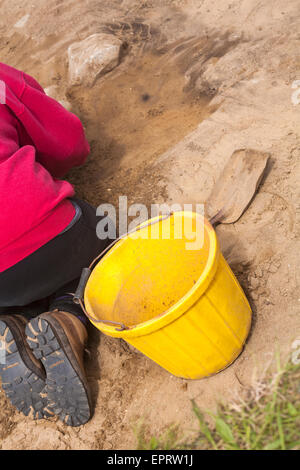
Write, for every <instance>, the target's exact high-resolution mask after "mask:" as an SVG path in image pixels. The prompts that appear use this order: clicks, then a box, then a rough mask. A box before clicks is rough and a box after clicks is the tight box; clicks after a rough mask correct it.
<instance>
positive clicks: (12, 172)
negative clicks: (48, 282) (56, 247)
mask: <svg viewBox="0 0 300 470" xmlns="http://www.w3.org/2000/svg"><path fill="white" fill-rule="evenodd" d="M4 87H5V92H6V103H5V104H0V201H1V208H0V272H2V271H5V270H6V269H8V268H10V267H11V266H13V265H14V264H16V263H18V262H19V261H21V260H22V259H24V258H25V257H26V256H28V255H30V254H31V253H33V252H34V251H36V250H37V249H38V248H40V247H41V246H42V245H44V244H45V243H47V242H49V241H50V240H52V239H53V238H54V237H55V236H57V235H58V234H59V233H60V232H61V231H62V230H64V229H65V228H66V227H67V225H68V224H69V223H70V222H71V220H72V218H73V217H74V213H75V209H74V207H73V205H72V204H71V202H70V201H69V200H68V198H70V197H71V196H73V195H74V189H73V187H72V185H71V184H70V183H68V182H66V181H63V180H60V179H58V178H60V177H62V176H63V175H64V174H65V173H67V171H68V170H70V169H71V168H72V167H74V166H78V165H81V164H82V163H83V162H84V161H85V159H86V157H87V155H88V153H89V145H88V143H87V141H86V138H85V135H84V131H83V127H82V124H81V122H80V120H79V119H78V118H77V117H76V116H75V115H74V114H72V113H70V112H68V111H66V110H65V109H64V108H63V107H62V106H61V105H60V104H59V103H57V102H56V101H55V100H53V99H52V98H49V97H48V96H46V94H45V93H44V91H43V89H42V88H41V87H40V85H39V84H38V83H37V82H36V81H35V80H34V79H33V78H31V77H30V76H28V75H26V74H25V73H23V72H20V71H18V70H15V69H14V68H12V67H9V66H7V65H5V64H2V63H0V90H2V91H3V88H4ZM2 94H3V93H2ZM0 96H1V94H0Z"/></svg>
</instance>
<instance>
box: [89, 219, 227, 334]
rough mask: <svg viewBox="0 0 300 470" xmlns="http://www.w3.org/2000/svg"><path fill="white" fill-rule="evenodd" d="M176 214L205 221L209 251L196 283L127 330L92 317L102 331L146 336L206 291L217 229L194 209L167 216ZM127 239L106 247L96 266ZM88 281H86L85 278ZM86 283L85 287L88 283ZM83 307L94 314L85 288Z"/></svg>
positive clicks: (216, 246)
mask: <svg viewBox="0 0 300 470" xmlns="http://www.w3.org/2000/svg"><path fill="white" fill-rule="evenodd" d="M175 214H177V215H178V214H184V216H188V217H195V216H200V217H202V219H203V222H204V227H205V230H206V233H207V234H208V237H209V253H208V258H207V262H206V265H205V267H204V269H203V271H202V273H201V275H200V276H199V278H198V280H197V282H196V283H195V284H194V285H193V286H192V287H191V288H190V289H189V290H188V291H187V292H186V293H185V294H184V296H182V297H181V298H180V299H179V300H178V301H177V302H176V303H175V304H174V305H172V306H171V307H170V308H169V309H167V310H166V311H164V312H163V313H161V314H159V315H157V316H155V317H153V318H151V319H149V320H146V321H144V322H141V323H138V324H136V325H133V326H130V327H128V329H126V330H125V329H124V330H122V331H120V330H119V329H118V328H117V327H116V326H112V325H109V324H107V323H103V322H97V323H96V322H93V321H92V320H91V319H90V321H91V323H92V324H93V325H94V326H95V327H96V328H97V329H99V330H100V331H102V333H104V334H106V335H108V336H112V337H115V338H123V339H127V338H128V339H129V338H134V337H139V336H145V335H148V334H150V333H152V332H154V331H158V330H159V329H161V328H163V327H164V326H166V325H168V324H170V323H172V322H173V321H175V320H176V319H177V318H179V317H180V316H181V315H183V314H184V313H185V312H186V311H187V310H188V309H189V308H190V307H192V305H194V303H195V302H196V301H197V300H198V299H199V298H200V297H201V296H202V295H203V294H204V292H205V291H206V290H207V288H208V286H209V284H210V283H211V281H212V280H213V278H214V276H215V273H216V270H217V266H218V261H219V255H220V248H219V242H218V239H217V235H216V232H215V230H214V228H213V226H212V225H211V224H210V222H209V221H208V219H206V217H205V216H203V215H202V214H199V213H197V212H193V211H176V212H174V213H172V214H171V215H170V217H172V216H174V215H175ZM160 219H162V220H163V215H159V216H156V217H153V218H151V219H148V220H147V221H145V222H143V223H141V224H140V225H139V226H138V227H137V228H143V227H146V226H147V225H148V224H149V222H154V221H155V220H160ZM128 238H129V235H127V236H125V237H124V238H122V239H120V240H119V241H118V242H117V243H116V244H115V245H114V246H113V247H112V248H111V250H109V251H108V252H107V253H106V254H105V255H104V256H103V258H101V260H100V261H99V263H98V264H97V265H96V266H99V265H100V264H101V263H102V261H103V260H104V259H107V257H108V256H111V255H112V254H113V253H114V252H115V251H116V250H117V249H118V247H119V246H121V244H123V243H125V242H126V240H127V239H128ZM92 275H93V273H92V274H91V277H90V279H91V278H92ZM88 283H89V281H88ZM88 283H87V286H88ZM84 297H85V307H86V310H87V312H88V313H89V314H90V315H91V316H94V312H93V309H92V307H91V304H90V302H89V300H88V296H87V289H86V291H85V296H84Z"/></svg>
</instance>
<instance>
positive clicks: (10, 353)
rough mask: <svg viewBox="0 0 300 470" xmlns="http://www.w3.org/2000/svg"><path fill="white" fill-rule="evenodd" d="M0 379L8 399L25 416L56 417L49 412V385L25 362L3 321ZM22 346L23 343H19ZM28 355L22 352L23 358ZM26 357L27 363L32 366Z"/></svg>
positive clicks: (0, 325)
mask: <svg viewBox="0 0 300 470" xmlns="http://www.w3.org/2000/svg"><path fill="white" fill-rule="evenodd" d="M0 341H1V352H2V353H3V354H1V356H0V377H1V381H2V388H3V390H4V392H5V395H6V396H7V398H8V399H9V400H10V402H11V403H12V405H13V406H15V407H16V408H17V410H18V411H21V412H22V413H23V414H24V415H25V416H28V415H32V417H33V418H34V419H41V418H47V417H50V416H52V415H53V414H52V413H51V412H50V411H49V410H47V409H46V407H47V405H48V400H47V397H46V395H45V387H46V383H45V381H44V380H42V379H41V378H40V377H38V376H37V375H36V374H35V373H34V372H33V371H32V370H31V369H30V367H28V365H26V363H25V362H24V360H23V358H22V356H21V354H20V351H19V347H20V346H19V347H18V343H19V341H20V339H19V338H17V333H16V332H14V330H13V328H11V327H10V326H9V325H8V324H7V323H6V322H5V321H2V320H1V321H0ZM19 344H20V343H19ZM24 354H26V351H23V355H24ZM30 361H31V360H30V358H29V357H27V360H26V362H27V363H30Z"/></svg>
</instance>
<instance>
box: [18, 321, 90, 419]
mask: <svg viewBox="0 0 300 470" xmlns="http://www.w3.org/2000/svg"><path fill="white" fill-rule="evenodd" d="M26 335H27V342H28V344H29V346H30V348H31V349H32V352H33V354H34V355H35V357H36V358H37V359H40V360H41V361H42V363H43V365H44V367H45V370H46V375H47V378H46V384H47V386H46V391H47V395H48V400H49V407H50V409H51V410H52V411H53V412H54V413H55V414H56V415H57V416H58V417H59V418H60V419H61V421H63V422H64V423H66V424H67V425H69V426H73V427H76V426H81V425H82V424H85V423H86V422H87V421H89V419H90V418H91V406H90V400H89V391H88V385H87V383H86V381H85V379H84V378H83V377H82V376H81V373H80V371H79V367H78V363H77V360H76V358H75V356H74V354H73V352H72V349H71V346H70V344H69V341H68V339H67V337H66V335H65V333H64V331H63V329H62V327H61V326H60V324H59V323H58V322H57V321H56V320H55V319H53V318H52V319H51V324H50V320H46V319H43V318H41V317H40V318H34V319H33V320H31V321H30V322H29V323H28V325H27V326H26ZM76 366H77V367H76Z"/></svg>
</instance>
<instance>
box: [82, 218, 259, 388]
mask: <svg viewBox="0 0 300 470" xmlns="http://www.w3.org/2000/svg"><path fill="white" fill-rule="evenodd" d="M197 224H198V225H197ZM199 227H201V230H200V232H199ZM198 232H199V233H200V235H199V233H198ZM196 233H197V237H198V239H197V241H196V238H195V236H196V235H195V234H196ZM193 237H194V239H193ZM193 240H194V241H193ZM84 301H85V307H86V310H87V312H88V314H89V315H90V316H91V317H93V318H94V319H95V320H97V321H95V322H92V323H93V324H94V325H95V326H96V327H97V328H98V329H99V330H101V331H102V332H103V333H105V334H107V335H109V336H113V337H118V338H123V339H124V340H126V341H127V342H128V343H130V344H132V345H133V346H134V347H135V348H137V349H138V350H140V351H141V352H142V353H144V354H145V355H146V356H148V357H149V358H151V359H152V360H153V361H155V362H157V363H158V364H159V365H160V366H162V367H164V368H165V369H166V370H168V371H169V372H171V373H172V374H174V375H176V376H179V377H184V378H188V379H200V378H202V377H207V376H209V375H211V374H215V373H216V372H219V371H221V370H222V369H224V368H225V367H227V366H228V365H229V364H231V363H232V362H233V361H234V360H235V359H236V357H237V356H238V355H239V354H240V352H241V351H242V348H243V345H244V343H245V341H246V338H247V335H248V332H249V329H250V324H251V309H250V306H249V303H248V301H247V299H246V297H245V294H244V292H243V290H242V289H241V287H240V285H239V283H238V281H237V280H236V278H235V276H234V274H233V273H232V271H231V269H230V267H229V266H228V264H227V263H226V261H225V259H224V258H223V255H222V254H221V252H220V249H219V244H218V241H217V237H216V233H215V231H214V229H213V227H212V226H211V225H210V223H209V222H208V221H207V220H206V219H205V218H204V217H202V216H201V215H199V214H196V213H194V212H186V211H184V212H175V213H173V214H171V215H170V216H169V217H167V218H166V217H162V216H160V217H157V218H155V219H151V220H150V221H148V222H146V223H144V224H141V225H140V226H139V228H138V230H137V231H136V232H134V233H132V234H130V235H126V236H125V237H124V238H123V239H121V240H119V241H118V242H117V243H116V244H115V245H114V246H113V248H112V249H111V250H110V251H108V253H107V254H106V255H104V257H103V258H102V259H101V261H100V262H99V263H98V264H97V265H96V267H95V269H94V270H93V271H92V274H91V276H90V278H89V280H88V283H87V286H86V289H85V294H84ZM99 320H100V322H99ZM102 320H103V322H102ZM105 321H109V322H119V323H122V324H124V325H126V327H127V329H122V328H120V327H117V326H116V325H113V324H108V323H105Z"/></svg>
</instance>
